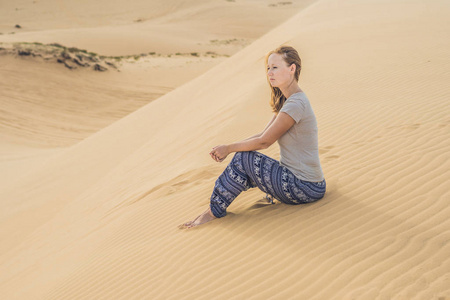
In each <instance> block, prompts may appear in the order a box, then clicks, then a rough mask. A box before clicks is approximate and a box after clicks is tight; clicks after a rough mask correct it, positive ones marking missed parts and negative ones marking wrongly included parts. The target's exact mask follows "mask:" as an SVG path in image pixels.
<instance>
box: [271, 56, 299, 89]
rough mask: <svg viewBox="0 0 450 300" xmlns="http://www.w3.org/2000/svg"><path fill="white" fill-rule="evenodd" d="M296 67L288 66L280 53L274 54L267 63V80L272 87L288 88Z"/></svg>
mask: <svg viewBox="0 0 450 300" xmlns="http://www.w3.org/2000/svg"><path fill="white" fill-rule="evenodd" d="M294 72H295V65H291V66H288V65H287V63H286V62H285V61H284V59H283V58H282V57H281V55H280V54H278V53H272V54H270V56H269V59H268V61H267V79H268V80H269V82H270V84H271V85H272V87H283V86H288V85H289V84H290V83H291V82H292V78H293V77H294Z"/></svg>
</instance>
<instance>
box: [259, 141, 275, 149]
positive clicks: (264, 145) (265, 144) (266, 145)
mask: <svg viewBox="0 0 450 300" xmlns="http://www.w3.org/2000/svg"><path fill="white" fill-rule="evenodd" d="M272 144H273V142H271V141H267V140H263V139H261V141H260V147H261V149H267V148H269V147H270V146H272Z"/></svg>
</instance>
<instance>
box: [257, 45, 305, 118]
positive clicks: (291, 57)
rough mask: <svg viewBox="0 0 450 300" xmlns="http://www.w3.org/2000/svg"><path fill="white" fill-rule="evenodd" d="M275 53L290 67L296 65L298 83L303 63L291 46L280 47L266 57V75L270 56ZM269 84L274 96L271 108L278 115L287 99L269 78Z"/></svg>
mask: <svg viewBox="0 0 450 300" xmlns="http://www.w3.org/2000/svg"><path fill="white" fill-rule="evenodd" d="M273 53H277V54H280V55H281V57H282V58H283V60H284V61H285V62H286V63H287V65H288V66H291V65H292V64H295V74H294V76H295V80H296V81H297V82H298V78H299V77H300V71H301V69H302V61H301V59H300V56H299V55H298V52H297V50H295V49H294V48H293V47H291V46H280V47H278V48H277V49H275V50H272V51H270V52H269V53H267V55H266V59H265V62H266V73H267V64H268V61H269V56H270V55H271V54H273ZM267 82H268V83H269V86H270V87H271V89H272V95H271V97H270V106H272V110H273V112H275V113H278V112H279V111H280V109H281V108H282V107H283V104H284V102H285V101H286V97H285V96H284V95H283V93H282V92H281V90H280V89H279V88H277V87H273V86H272V85H271V84H270V80H269V79H268V78H267Z"/></svg>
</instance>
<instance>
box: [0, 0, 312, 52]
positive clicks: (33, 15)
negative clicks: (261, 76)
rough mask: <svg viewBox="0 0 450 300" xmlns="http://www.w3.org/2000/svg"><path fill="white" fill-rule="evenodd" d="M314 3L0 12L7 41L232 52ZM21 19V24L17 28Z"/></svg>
mask: <svg viewBox="0 0 450 300" xmlns="http://www.w3.org/2000/svg"><path fill="white" fill-rule="evenodd" d="M313 2H314V0H296V1H267V0H264V1H252V0H240V1H233V0H231V1H225V0H223V1H214V0H202V1H198V0H197V1H180V0H170V1H167V0H157V1H142V0H132V1H115V2H114V3H111V1H105V0H102V1H95V3H90V2H87V1H82V2H81V3H80V2H79V1H64V2H61V1H55V0H51V1H45V2H41V1H36V2H35V3H33V4H30V3H25V2H24V3H20V2H19V3H18V2H17V1H7V3H5V7H4V9H2V11H1V12H0V19H1V20H3V21H2V24H0V32H1V33H3V36H2V40H3V41H5V42H17V41H20V42H22V41H27V42H42V43H54V42H58V43H61V44H64V45H67V46H69V47H79V48H83V49H88V50H89V51H93V52H97V53H101V54H103V55H130V54H131V55H132V54H139V53H147V52H149V51H154V52H156V53H163V54H168V53H176V52H193V51H194V52H206V51H214V52H217V53H220V54H228V55H231V54H234V53H235V52H236V51H238V50H240V49H242V46H243V45H247V44H248V43H249V42H251V41H253V40H254V39H256V38H258V37H260V36H261V35H262V34H264V33H266V32H267V31H268V30H270V29H271V28H273V27H274V26H276V25H278V24H280V23H282V22H283V21H284V20H286V19H287V18H289V17H291V16H292V15H294V14H295V13H296V12H297V11H298V10H300V9H301V8H304V7H306V6H308V5H309V4H311V3H313ZM18 20H21V23H22V24H19V25H20V26H21V27H22V28H20V29H17V28H15V27H14V26H15V25H16V24H17V22H18ZM36 30H38V31H39V34H36V32H35V31H36ZM224 46H225V47H224ZM149 49H150V50H149Z"/></svg>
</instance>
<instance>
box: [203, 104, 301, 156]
mask: <svg viewBox="0 0 450 300" xmlns="http://www.w3.org/2000/svg"><path fill="white" fill-rule="evenodd" d="M294 124H295V121H294V119H292V117H291V116H289V115H288V114H287V113H284V112H282V113H279V114H278V115H277V116H275V117H274V120H273V122H272V123H271V124H269V126H268V127H266V129H265V130H264V131H263V133H262V134H261V136H258V137H251V138H248V139H246V140H243V141H240V142H236V143H232V144H229V145H219V146H216V147H214V148H213V149H212V151H211V152H210V154H211V157H212V158H213V159H214V160H216V161H218V162H221V161H223V160H224V159H225V158H226V157H227V156H228V154H230V153H232V152H239V151H253V150H261V149H266V148H268V147H270V145H272V144H273V143H275V142H276V141H277V140H278V139H279V138H280V137H281V136H282V135H283V134H285V133H286V131H288V130H289V128H291V127H292V126H293V125H294Z"/></svg>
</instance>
